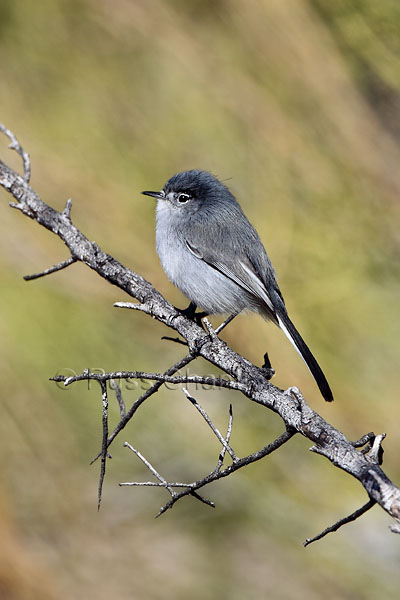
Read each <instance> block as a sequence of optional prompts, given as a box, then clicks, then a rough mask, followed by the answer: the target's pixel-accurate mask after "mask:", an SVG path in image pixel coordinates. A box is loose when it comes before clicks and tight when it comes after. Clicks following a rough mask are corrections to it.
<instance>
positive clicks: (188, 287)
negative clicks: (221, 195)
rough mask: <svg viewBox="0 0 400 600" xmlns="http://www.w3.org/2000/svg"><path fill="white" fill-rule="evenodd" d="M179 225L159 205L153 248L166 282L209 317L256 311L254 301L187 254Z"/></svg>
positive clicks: (173, 215) (173, 214) (166, 208)
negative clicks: (216, 314)
mask: <svg viewBox="0 0 400 600" xmlns="http://www.w3.org/2000/svg"><path fill="white" fill-rule="evenodd" d="M180 221H181V220H180V218H179V215H178V214H177V213H176V211H175V209H173V208H170V207H169V206H168V205H166V203H165V202H163V201H159V202H158V204H157V227H156V245H157V252H158V255H159V257H160V261H161V264H162V267H163V269H164V271H165V273H166V274H167V277H168V279H169V280H170V281H171V282H172V283H173V284H174V285H176V287H177V288H178V289H179V290H180V291H181V292H182V293H183V294H184V295H185V296H186V297H187V298H189V300H191V301H192V302H194V303H195V304H196V305H197V306H199V307H201V308H203V309H204V310H206V311H207V312H209V313H232V312H236V311H241V310H244V309H250V310H258V307H257V306H253V303H254V298H252V297H251V296H250V295H248V294H247V293H246V292H244V291H243V289H242V288H241V287H239V286H238V285H237V284H236V283H235V282H233V281H231V280H230V279H228V278H227V277H226V276H225V275H223V274H222V273H220V272H219V271H217V270H215V269H214V268H213V267H211V266H209V265H208V264H207V263H206V262H204V261H203V260H201V259H200V258H198V257H196V256H195V255H194V254H193V253H192V252H191V251H190V250H189V248H188V247H187V244H186V241H185V236H184V233H183V231H182V225H183V224H182V223H181V222H180ZM185 225H186V224H185Z"/></svg>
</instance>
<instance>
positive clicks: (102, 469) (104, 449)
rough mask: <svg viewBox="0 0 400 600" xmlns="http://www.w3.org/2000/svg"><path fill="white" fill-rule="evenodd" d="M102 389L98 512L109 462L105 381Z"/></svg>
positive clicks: (102, 383) (102, 382) (101, 385)
mask: <svg viewBox="0 0 400 600" xmlns="http://www.w3.org/2000/svg"><path fill="white" fill-rule="evenodd" d="M100 387H101V398H102V405H103V410H102V429H103V437H102V441H101V466H100V477H99V490H98V497H97V510H100V503H101V495H102V491H103V482H104V477H105V474H106V461H107V438H108V395H107V384H106V382H105V381H100Z"/></svg>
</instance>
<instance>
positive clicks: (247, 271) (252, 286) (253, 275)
mask: <svg viewBox="0 0 400 600" xmlns="http://www.w3.org/2000/svg"><path fill="white" fill-rule="evenodd" d="M185 242H186V246H187V248H188V250H189V251H190V252H191V253H192V254H193V255H194V256H196V257H197V258H199V259H200V260H203V261H204V262H206V263H207V264H208V265H210V267H213V268H214V269H216V270H217V271H219V272H220V273H222V274H223V275H225V277H228V279H231V280H232V281H234V282H235V283H236V284H237V285H239V286H240V287H241V288H242V289H244V290H245V291H246V292H248V293H249V294H250V295H252V296H255V297H256V298H258V299H259V300H261V301H262V302H263V303H264V304H265V305H266V306H267V307H268V309H269V310H270V311H271V313H272V314H273V315H274V316H275V308H274V305H273V302H272V300H271V298H270V296H269V294H268V291H267V288H266V285H265V283H264V282H263V280H262V278H261V276H260V275H259V274H258V273H257V271H256V269H255V268H254V266H253V264H252V263H251V261H250V260H249V259H248V258H247V256H246V254H245V253H243V251H241V252H240V253H237V254H234V253H232V248H231V249H230V250H231V252H227V253H226V256H225V257H224V261H222V260H221V257H220V256H218V255H217V252H216V251H215V250H214V249H213V247H212V246H210V247H207V248H204V247H203V248H200V247H199V244H198V243H197V244H196V245H194V244H193V243H192V241H189V240H187V239H186V240H185ZM260 244H261V242H260ZM261 247H262V245H261ZM225 250H227V248H226V247H225ZM241 250H243V249H241ZM262 250H263V251H264V248H263V247H262ZM264 252H265V251H264Z"/></svg>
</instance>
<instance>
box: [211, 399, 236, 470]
mask: <svg viewBox="0 0 400 600" xmlns="http://www.w3.org/2000/svg"><path fill="white" fill-rule="evenodd" d="M232 423H233V412H232V404H230V405H229V421H228V429H227V432H226V436H225V442H226V444H229V440H230V439H231V433H232ZM225 452H226V445H225V444H223V446H222V450H221V452H220V455H219V457H218V462H217V466H216V467H215V471H217V472H219V471H220V470H221V467H222V465H223V463H224V458H225Z"/></svg>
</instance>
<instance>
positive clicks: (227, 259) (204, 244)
mask: <svg viewBox="0 0 400 600" xmlns="http://www.w3.org/2000/svg"><path fill="white" fill-rule="evenodd" d="M142 193H143V194H146V195H147V196H153V197H154V198H157V228H156V242H157V252H158V255H159V257H160V260H161V264H162V266H163V268H164V271H165V272H166V274H167V276H168V278H169V279H170V281H172V283H173V284H175V285H176V287H177V288H178V289H179V290H181V292H183V294H185V296H187V297H188V298H189V299H190V301H191V304H192V305H195V306H199V307H201V308H203V309H204V310H205V311H206V312H207V313H209V314H215V313H228V314H232V313H239V312H241V311H242V310H250V311H256V312H258V313H260V314H261V315H262V316H263V317H264V318H266V319H270V320H271V321H273V322H274V323H275V324H276V325H278V326H279V327H280V328H281V329H282V330H283V331H284V332H285V334H286V335H287V337H288V338H289V340H290V341H291V342H292V344H293V345H294V346H295V348H296V349H297V350H298V352H299V353H300V354H301V356H302V357H303V359H304V361H305V362H306V364H307V366H308V368H309V369H310V371H311V373H312V375H313V377H314V379H315V381H316V382H317V384H318V387H319V389H320V391H321V393H322V395H323V397H324V398H325V400H327V401H328V402H330V401H331V400H333V396H332V392H331V389H330V387H329V384H328V382H327V380H326V378H325V375H324V374H323V372H322V370H321V368H320V367H319V365H318V363H317V361H316V360H315V358H314V356H313V355H312V354H311V351H310V350H309V348H308V346H307V345H306V343H305V342H304V340H303V339H302V337H301V336H300V334H299V332H298V331H297V329H296V328H295V326H294V325H293V323H292V321H291V320H290V319H289V317H288V314H287V311H286V307H285V303H284V300H283V297H282V294H281V292H280V290H279V287H278V284H277V281H276V276H275V271H274V268H273V266H272V264H271V261H270V260H269V258H268V256H267V253H266V252H265V249H264V246H263V245H262V243H261V241H260V238H259V237H258V234H257V232H256V230H255V229H254V227H253V226H252V225H251V223H250V222H249V221H248V220H247V218H246V217H245V215H244V214H243V212H242V209H241V208H240V206H239V204H238V202H237V201H236V199H235V197H234V196H233V195H232V194H231V192H230V191H229V189H228V188H227V187H226V185H224V184H223V183H222V182H221V181H219V180H218V179H217V178H216V177H214V176H213V175H211V173H207V172H206V171H198V170H192V171H185V172H183V173H177V174H176V175H174V176H173V177H171V179H169V180H168V181H167V183H166V184H165V186H164V187H163V189H162V190H161V191H160V192H142Z"/></svg>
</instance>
